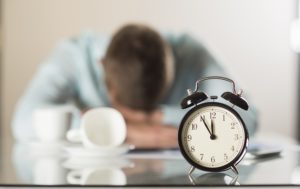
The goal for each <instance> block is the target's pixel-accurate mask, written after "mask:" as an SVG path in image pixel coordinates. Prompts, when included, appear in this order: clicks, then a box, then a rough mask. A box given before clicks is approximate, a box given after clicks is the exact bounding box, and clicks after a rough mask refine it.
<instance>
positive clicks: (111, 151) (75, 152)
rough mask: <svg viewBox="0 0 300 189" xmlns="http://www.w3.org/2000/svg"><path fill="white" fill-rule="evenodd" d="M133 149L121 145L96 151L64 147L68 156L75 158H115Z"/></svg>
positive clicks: (78, 146) (129, 146) (79, 147)
mask: <svg viewBox="0 0 300 189" xmlns="http://www.w3.org/2000/svg"><path fill="white" fill-rule="evenodd" d="M132 149H134V146H133V145H128V144H123V145H120V146H117V147H103V148H97V149H90V148H85V147H83V146H82V145H76V146H74V145H72V146H65V147H64V150H65V151H66V152H67V153H68V155H69V156H75V157H115V156H119V155H122V154H125V153H127V152H128V151H129V150H132Z"/></svg>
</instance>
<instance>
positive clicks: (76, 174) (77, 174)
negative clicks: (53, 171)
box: [67, 170, 82, 184]
mask: <svg viewBox="0 0 300 189" xmlns="http://www.w3.org/2000/svg"><path fill="white" fill-rule="evenodd" d="M81 173H82V172H81V171H79V170H76V171H70V172H69V173H68V175H67V181H68V183H70V184H81V182H80V181H81V177H82V175H81Z"/></svg>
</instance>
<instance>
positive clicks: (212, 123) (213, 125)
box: [210, 119, 217, 140]
mask: <svg viewBox="0 0 300 189" xmlns="http://www.w3.org/2000/svg"><path fill="white" fill-rule="evenodd" d="M210 125H211V135H210V139H212V140H215V139H216V138H217V136H216V135H215V121H214V120H213V119H211V122H210Z"/></svg>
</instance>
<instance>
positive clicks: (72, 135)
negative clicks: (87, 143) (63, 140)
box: [66, 129, 81, 142]
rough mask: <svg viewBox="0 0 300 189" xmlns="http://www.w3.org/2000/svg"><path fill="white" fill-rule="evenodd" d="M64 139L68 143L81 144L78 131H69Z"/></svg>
mask: <svg viewBox="0 0 300 189" xmlns="http://www.w3.org/2000/svg"><path fill="white" fill-rule="evenodd" d="M66 137H67V139H68V140H69V141H70V142H81V133H80V129H71V130H69V131H68V132H67V136H66Z"/></svg>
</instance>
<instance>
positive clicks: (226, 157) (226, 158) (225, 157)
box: [224, 153, 228, 161]
mask: <svg viewBox="0 0 300 189" xmlns="http://www.w3.org/2000/svg"><path fill="white" fill-rule="evenodd" d="M224 160H225V161H227V160H228V155H227V154H226V153H225V154H224Z"/></svg>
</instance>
